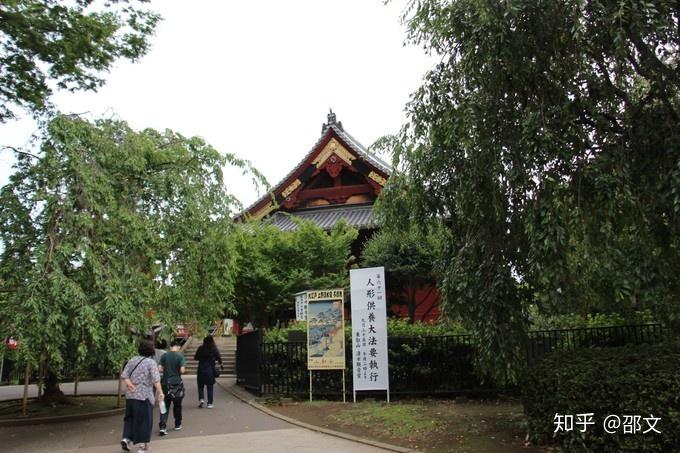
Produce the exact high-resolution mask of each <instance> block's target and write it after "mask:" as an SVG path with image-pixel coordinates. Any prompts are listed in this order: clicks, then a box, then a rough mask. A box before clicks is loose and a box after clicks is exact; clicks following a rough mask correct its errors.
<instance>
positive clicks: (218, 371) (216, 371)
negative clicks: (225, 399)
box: [213, 365, 220, 378]
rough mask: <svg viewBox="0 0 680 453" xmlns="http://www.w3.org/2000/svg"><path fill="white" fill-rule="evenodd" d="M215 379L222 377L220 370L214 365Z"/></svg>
mask: <svg viewBox="0 0 680 453" xmlns="http://www.w3.org/2000/svg"><path fill="white" fill-rule="evenodd" d="M213 377H216V378H218V377H220V369H219V368H217V367H216V366H214V365H213Z"/></svg>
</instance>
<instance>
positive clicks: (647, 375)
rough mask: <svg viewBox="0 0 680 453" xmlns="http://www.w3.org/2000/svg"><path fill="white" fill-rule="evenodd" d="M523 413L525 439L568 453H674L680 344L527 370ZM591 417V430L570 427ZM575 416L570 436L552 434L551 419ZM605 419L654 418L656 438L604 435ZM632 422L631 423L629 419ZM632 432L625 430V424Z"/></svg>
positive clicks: (589, 354) (582, 353)
mask: <svg viewBox="0 0 680 453" xmlns="http://www.w3.org/2000/svg"><path fill="white" fill-rule="evenodd" d="M522 389H523V393H524V395H523V399H524V410H525V412H526V415H527V420H528V429H529V435H530V438H531V439H532V440H533V441H535V442H539V443H543V442H557V443H559V444H561V445H562V446H563V447H564V448H565V449H567V450H568V451H574V450H578V451H584V450H585V451H598V452H599V451H605V452H610V451H611V452H614V451H673V449H674V448H677V447H678V445H680V344H679V343H665V344H660V345H636V346H625V347H619V348H602V349H582V350H579V351H568V352H567V351H559V352H554V353H552V354H549V355H547V356H545V358H544V359H543V360H542V361H540V362H539V363H538V364H537V365H535V366H533V367H530V368H529V369H527V370H526V372H525V375H524V378H523V382H522ZM586 413H594V417H593V421H594V422H595V423H594V425H589V426H587V429H586V432H581V428H582V427H583V425H577V424H576V419H577V417H576V415H577V414H586ZM558 414H559V415H573V416H574V430H572V431H569V432H564V431H559V432H555V430H556V427H557V425H556V424H555V422H556V415H558ZM608 415H616V416H618V417H620V420H621V421H622V422H624V423H625V419H624V416H626V415H633V416H634V415H640V416H641V417H642V418H641V419H640V420H639V422H640V424H641V426H640V427H641V429H642V431H645V430H648V429H649V425H648V423H647V422H646V421H645V420H644V419H645V418H649V417H652V416H653V417H660V420H659V421H658V423H657V424H656V429H657V430H658V431H661V433H660V434H657V433H654V432H651V431H650V432H648V433H647V434H642V432H637V433H636V434H624V426H623V424H622V425H621V427H619V428H618V429H617V430H616V432H614V433H613V434H609V433H607V432H605V430H604V427H603V422H604V419H605V417H607V416H608ZM629 421H630V420H629ZM629 425H630V423H629Z"/></svg>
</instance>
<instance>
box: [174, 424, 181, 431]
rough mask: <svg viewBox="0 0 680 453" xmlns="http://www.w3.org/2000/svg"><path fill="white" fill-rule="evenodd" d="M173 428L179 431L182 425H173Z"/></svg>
mask: <svg viewBox="0 0 680 453" xmlns="http://www.w3.org/2000/svg"><path fill="white" fill-rule="evenodd" d="M173 430H174V431H181V430H182V425H179V426H175V427H174V428H173Z"/></svg>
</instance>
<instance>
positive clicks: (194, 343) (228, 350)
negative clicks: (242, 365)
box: [184, 335, 236, 378]
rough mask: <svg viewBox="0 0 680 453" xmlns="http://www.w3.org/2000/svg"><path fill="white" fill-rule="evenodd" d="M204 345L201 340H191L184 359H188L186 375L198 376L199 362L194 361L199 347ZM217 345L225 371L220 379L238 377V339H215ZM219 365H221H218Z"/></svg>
mask: <svg viewBox="0 0 680 453" xmlns="http://www.w3.org/2000/svg"><path fill="white" fill-rule="evenodd" d="M201 344H203V340H202V339H201V338H191V339H190V340H189V344H188V345H187V347H186V348H185V349H184V357H186V359H187V364H186V374H193V375H195V374H196V371H197V370H198V361H197V360H194V354H195V353H196V350H197V349H198V347H199V346H200V345H201ZM215 344H216V345H217V349H219V351H220V357H222V365H223V366H224V370H222V374H221V375H220V377H231V378H235V377H236V337H235V336H233V335H232V336H230V337H215ZM218 365H219V364H218Z"/></svg>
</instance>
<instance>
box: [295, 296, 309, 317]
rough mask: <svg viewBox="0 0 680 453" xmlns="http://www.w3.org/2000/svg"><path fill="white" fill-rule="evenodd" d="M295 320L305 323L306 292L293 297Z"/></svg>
mask: <svg viewBox="0 0 680 453" xmlns="http://www.w3.org/2000/svg"><path fill="white" fill-rule="evenodd" d="M295 320H296V321H307V291H302V292H299V293H297V294H296V295H295Z"/></svg>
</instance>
